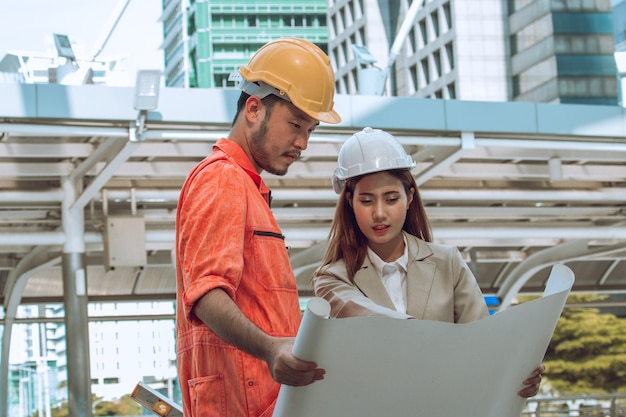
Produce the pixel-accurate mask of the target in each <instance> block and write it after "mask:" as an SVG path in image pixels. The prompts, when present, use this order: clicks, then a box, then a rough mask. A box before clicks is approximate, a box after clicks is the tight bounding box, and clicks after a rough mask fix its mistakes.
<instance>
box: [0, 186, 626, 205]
mask: <svg viewBox="0 0 626 417" xmlns="http://www.w3.org/2000/svg"><path fill="white" fill-rule="evenodd" d="M179 195H180V190H178V189H172V190H135V198H136V200H137V202H138V203H142V202H147V203H149V202H173V203H175V202H177V201H178V197H179ZM420 195H421V197H422V199H424V200H425V201H475V202H480V201H523V202H528V201H535V202H537V203H550V202H552V203H554V202H567V201H577V202H602V203H606V204H609V203H622V202H624V191H623V190H622V189H615V188H600V189H596V190H589V191H587V190H580V191H577V190H574V191H568V190H535V191H523V190H519V191H517V190H502V189H498V190H495V189H494V190H455V189H446V190H430V189H424V190H420ZM107 196H108V200H109V201H130V199H131V191H130V189H128V190H108V189H107ZM337 198H338V195H337V194H335V192H334V191H333V190H331V189H328V190H299V189H295V188H294V189H276V190H273V191H272V199H273V200H272V201H274V202H275V203H280V202H289V201H300V202H308V201H329V202H334V201H336V200H337ZM62 200H63V191H62V190H61V189H53V190H46V191H0V203H43V202H52V203H58V202H61V201H62ZM97 201H99V200H97ZM312 210H314V209H312Z"/></svg>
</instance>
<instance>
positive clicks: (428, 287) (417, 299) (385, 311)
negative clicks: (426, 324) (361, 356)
mask: <svg viewBox="0 0 626 417" xmlns="http://www.w3.org/2000/svg"><path fill="white" fill-rule="evenodd" d="M405 236H406V241H407V245H408V255H409V263H408V272H407V312H406V314H405V313H404V312H398V311H396V310H395V307H394V305H393V302H392V301H391V298H390V297H389V294H388V293H387V290H386V289H385V287H384V286H383V283H382V281H381V279H380V277H379V276H378V274H377V273H376V269H375V268H374V266H373V265H372V263H371V262H370V260H369V257H367V256H366V257H365V261H364V262H363V265H362V266H361V268H360V269H359V270H358V271H357V273H356V274H355V276H354V283H352V282H350V280H349V279H348V274H347V271H346V265H345V262H344V261H343V260H341V261H339V262H336V263H335V264H332V265H327V266H323V267H320V268H319V269H318V270H317V271H316V272H315V274H314V276H313V289H314V291H315V295H316V296H318V297H322V298H324V299H326V301H328V302H329V303H330V307H331V317H333V318H339V317H353V316H389V317H396V318H416V319H422V320H435V321H445V322H449V323H469V322H472V321H476V320H479V319H481V318H483V317H486V316H488V315H489V312H488V310H487V305H486V303H485V299H484V297H483V295H482V293H481V290H480V288H479V286H478V283H477V282H476V278H475V277H474V275H473V274H472V271H471V270H470V269H469V267H468V266H467V264H466V263H465V261H464V260H463V258H462V257H461V254H460V252H459V250H458V249H457V248H456V247H453V246H446V245H441V244H436V243H429V242H425V241H423V240H421V239H418V238H416V237H415V236H412V235H410V234H408V233H405Z"/></svg>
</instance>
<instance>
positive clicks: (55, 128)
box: [0, 123, 128, 139]
mask: <svg viewBox="0 0 626 417" xmlns="http://www.w3.org/2000/svg"><path fill="white" fill-rule="evenodd" d="M0 132H4V133H8V134H9V135H11V134H18V135H24V136H44V137H50V136H98V137H103V136H113V137H119V138H124V139H127V138H128V129H127V128H119V127H91V126H59V125H40V124H17V123H0Z"/></svg>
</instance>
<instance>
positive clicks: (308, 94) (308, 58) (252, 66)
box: [239, 38, 341, 123]
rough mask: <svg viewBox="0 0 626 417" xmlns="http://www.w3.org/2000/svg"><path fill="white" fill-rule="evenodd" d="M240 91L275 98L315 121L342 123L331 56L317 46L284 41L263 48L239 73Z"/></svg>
mask: <svg viewBox="0 0 626 417" xmlns="http://www.w3.org/2000/svg"><path fill="white" fill-rule="evenodd" d="M239 72H240V73H241V76H242V77H243V79H242V80H241V82H240V84H239V87H240V88H241V89H242V90H243V91H245V92H246V93H248V94H250V95H254V96H257V97H260V98H264V97H265V96H267V95H268V94H276V95H277V96H279V97H282V98H284V99H285V100H288V101H291V102H292V103H293V105H294V106H296V107H297V108H298V109H300V110H302V111H303V112H305V113H306V114H307V115H309V116H311V117H313V118H314V119H316V120H320V121H322V122H325V123H339V122H341V117H340V116H339V114H338V113H337V112H336V111H335V110H334V109H333V106H334V101H333V99H334V95H335V74H334V72H333V69H332V67H331V65H330V60H329V59H328V56H327V55H326V54H325V53H324V51H322V50H321V49H320V48H319V47H318V46H317V45H315V44H314V43H312V42H309V41H307V40H304V39H300V38H282V39H277V40H275V41H271V42H268V43H266V44H265V45H263V46H262V47H261V48H260V49H259V50H258V51H257V52H256V53H255V54H254V55H253V56H252V58H250V61H249V62H248V64H247V65H244V66H243V67H241V68H240V69H239Z"/></svg>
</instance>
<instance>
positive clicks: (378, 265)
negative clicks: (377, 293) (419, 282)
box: [367, 234, 409, 277]
mask: <svg viewBox="0 0 626 417" xmlns="http://www.w3.org/2000/svg"><path fill="white" fill-rule="evenodd" d="M402 238H403V239H404V253H402V256H400V257H399V258H398V259H396V260H395V261H392V262H385V261H383V260H382V259H381V258H380V256H378V255H377V254H376V252H374V251H373V250H372V249H371V248H370V247H369V246H368V247H367V256H368V257H369V258H370V262H371V263H372V265H373V266H374V269H375V270H376V273H378V276H379V277H382V276H383V268H384V267H385V265H393V264H396V265H398V266H399V267H400V268H402V270H403V271H404V272H405V273H406V272H407V271H408V269H409V250H408V245H407V241H406V236H404V234H402Z"/></svg>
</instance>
